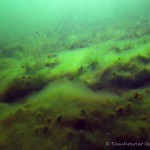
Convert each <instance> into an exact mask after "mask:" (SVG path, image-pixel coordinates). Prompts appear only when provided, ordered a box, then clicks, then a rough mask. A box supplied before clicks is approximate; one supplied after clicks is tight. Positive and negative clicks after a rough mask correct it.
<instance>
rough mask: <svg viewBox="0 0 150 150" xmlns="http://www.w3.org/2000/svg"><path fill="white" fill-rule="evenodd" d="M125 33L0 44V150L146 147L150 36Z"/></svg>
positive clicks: (38, 36)
mask: <svg viewBox="0 0 150 150" xmlns="http://www.w3.org/2000/svg"><path fill="white" fill-rule="evenodd" d="M149 24H150V23H149ZM133 29H135V27H133V28H132V29H130V26H124V27H122V28H121V27H120V28H116V27H115V26H114V27H112V26H111V27H109V28H107V29H106V30H105V31H103V32H100V33H99V32H97V30H96V31H95V32H94V33H91V32H89V33H87V34H86V35H84V36H82V37H81V35H78V34H75V33H73V34H72V35H66V36H67V38H66V37H65V36H62V37H59V38H58V39H53V41H52V39H50V38H48V36H45V34H42V33H40V32H39V31H37V32H36V33H35V35H33V36H31V37H30V38H29V39H27V40H24V39H23V40H22V41H19V40H16V39H1V40H0V150H105V149H108V150H109V149H112V150H116V149H127V148H128V149H133V148H134V149H136V148H139V149H141V148H142V149H148V148H150V132H149V131H150V89H149V87H150V32H149V29H148V28H146V27H143V24H142V23H141V24H138V27H137V26H136V30H133ZM81 34H82V33H81Z"/></svg>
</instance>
